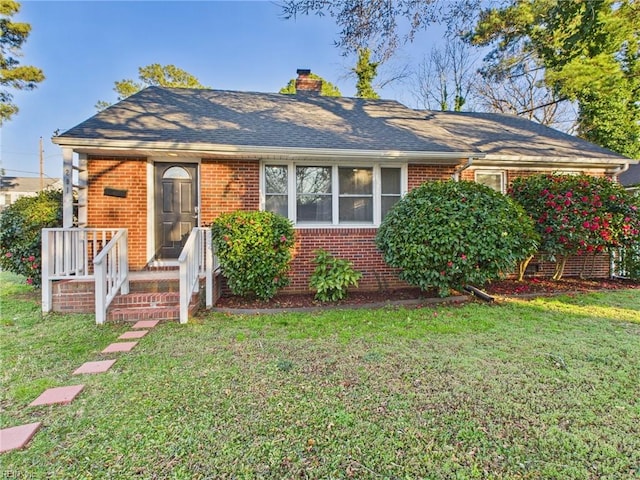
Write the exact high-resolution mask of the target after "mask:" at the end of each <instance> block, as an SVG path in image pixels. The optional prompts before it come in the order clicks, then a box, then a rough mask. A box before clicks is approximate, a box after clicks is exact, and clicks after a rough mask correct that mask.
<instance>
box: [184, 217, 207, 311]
mask: <svg viewBox="0 0 640 480" xmlns="http://www.w3.org/2000/svg"><path fill="white" fill-rule="evenodd" d="M178 265H179V268H180V323H187V321H188V320H189V304H190V303H191V297H192V295H193V294H194V293H197V292H198V291H199V289H200V278H201V277H202V276H204V277H205V285H206V295H205V297H206V305H207V308H209V307H212V306H213V265H214V258H213V250H212V245H211V229H209V228H204V227H196V228H194V229H193V230H191V234H190V235H189V238H187V241H186V242H185V244H184V247H183V248H182V252H181V253H180V257H178Z"/></svg>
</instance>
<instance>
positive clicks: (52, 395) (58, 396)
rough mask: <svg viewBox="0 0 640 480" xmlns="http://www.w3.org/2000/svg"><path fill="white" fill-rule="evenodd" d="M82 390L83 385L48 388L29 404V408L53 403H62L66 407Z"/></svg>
mask: <svg viewBox="0 0 640 480" xmlns="http://www.w3.org/2000/svg"><path fill="white" fill-rule="evenodd" d="M83 388H84V385H72V386H70V387H56V388H49V389H47V390H45V391H44V392H42V394H41V395H40V396H39V397H38V398H36V399H35V400H34V401H33V402H31V403H30V404H29V406H30V407H35V406H37V405H53V404H54V403H62V404H64V405H66V404H67V403H71V402H72V401H73V399H74V398H76V397H77V396H78V395H79V394H80V392H81V391H82V389H83Z"/></svg>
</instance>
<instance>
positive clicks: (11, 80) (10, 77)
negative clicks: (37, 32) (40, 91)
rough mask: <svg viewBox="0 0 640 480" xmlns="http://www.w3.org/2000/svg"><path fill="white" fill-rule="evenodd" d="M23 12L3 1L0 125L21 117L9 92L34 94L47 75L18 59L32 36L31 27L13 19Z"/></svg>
mask: <svg viewBox="0 0 640 480" xmlns="http://www.w3.org/2000/svg"><path fill="white" fill-rule="evenodd" d="M19 11H20V4H19V3H18V2H15V1H13V0H1V1H0V33H1V35H0V85H2V90H0V125H2V124H3V123H4V122H5V121H7V120H9V119H10V118H11V117H12V116H13V115H15V114H16V113H18V106H17V105H16V104H14V103H13V95H12V94H11V92H10V90H9V89H14V90H33V89H34V88H36V86H37V84H38V83H40V82H42V81H43V80H44V73H43V72H42V70H40V69H39V68H37V67H34V66H30V65H20V62H19V60H18V58H17V57H20V56H21V52H20V49H21V48H22V45H23V44H24V42H25V41H26V40H27V37H28V36H29V33H31V25H29V24H28V23H23V22H14V21H12V20H11V17H13V16H14V15H16V14H17V13H18V12H19Z"/></svg>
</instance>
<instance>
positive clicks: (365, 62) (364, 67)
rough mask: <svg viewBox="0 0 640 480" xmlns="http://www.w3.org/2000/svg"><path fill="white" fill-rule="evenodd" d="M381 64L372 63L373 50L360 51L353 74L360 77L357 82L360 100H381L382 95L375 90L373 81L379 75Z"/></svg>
mask: <svg viewBox="0 0 640 480" xmlns="http://www.w3.org/2000/svg"><path fill="white" fill-rule="evenodd" d="M378 65H380V62H372V61H371V50H369V49H368V48H361V49H360V50H358V63H357V64H356V66H355V68H354V69H353V72H354V73H355V74H356V76H357V77H358V81H357V82H356V97H358V98H380V95H378V94H377V93H376V91H375V90H374V89H373V79H374V78H376V75H377V74H378Z"/></svg>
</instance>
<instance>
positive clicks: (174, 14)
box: [0, 1, 441, 177]
mask: <svg viewBox="0 0 640 480" xmlns="http://www.w3.org/2000/svg"><path fill="white" fill-rule="evenodd" d="M14 20H15V21H23V22H28V23H30V24H31V27H32V32H31V35H30V36H29V39H28V40H27V43H26V44H25V45H24V48H23V50H22V53H23V57H22V59H21V61H22V63H23V64H25V65H36V66H38V67H40V68H42V69H43V70H44V73H45V75H46V80H45V81H44V82H43V83H42V84H40V85H39V86H38V88H37V89H36V90H33V91H31V92H18V93H16V94H15V97H14V99H15V101H16V102H17V104H18V106H19V108H20V112H19V113H18V115H17V116H15V117H14V119H12V120H11V121H9V122H7V123H5V125H4V126H3V127H2V130H1V132H0V137H1V138H0V141H1V144H0V150H1V154H2V165H1V166H2V168H4V169H5V173H6V175H10V176H37V175H38V172H39V155H38V152H39V149H38V142H39V138H40V137H41V136H42V137H43V140H44V157H45V162H44V163H45V174H46V175H47V176H49V177H60V176H61V168H62V167H61V152H60V149H59V148H58V147H57V146H55V145H53V144H52V143H51V140H50V139H51V137H52V135H53V132H54V131H55V130H57V129H59V130H60V131H61V132H62V131H65V130H67V129H69V128H71V127H73V126H74V125H76V124H78V123H80V122H81V121H83V120H85V119H87V118H89V117H90V116H92V115H94V114H95V113H96V110H95V107H94V105H95V103H96V102H97V101H98V100H108V101H114V100H115V93H114V92H113V90H112V89H113V86H114V85H113V84H114V81H116V80H121V79H123V78H133V79H135V78H136V77H137V73H138V67H140V66H145V65H149V64H151V63H160V64H174V65H176V66H178V67H180V68H182V69H184V70H186V71H188V72H190V73H192V74H194V75H195V76H196V77H198V79H199V80H200V82H201V83H203V84H204V85H207V86H209V87H211V88H216V89H225V90H244V91H258V92H277V91H278V90H279V89H280V88H281V87H282V86H284V85H285V84H286V83H287V82H288V81H289V79H291V78H293V77H295V72H296V69H297V68H310V69H311V70H312V71H313V72H314V73H318V74H319V75H321V76H323V77H324V78H326V79H327V80H329V81H331V82H332V83H334V84H336V85H337V86H338V87H339V88H340V90H341V91H342V94H343V95H346V96H353V95H354V94H355V79H354V78H348V77H347V76H346V74H347V73H348V70H349V67H351V66H352V65H353V63H354V59H353V58H345V57H343V56H342V55H341V52H340V50H338V49H337V48H336V47H335V46H334V43H333V42H334V40H335V39H336V38H337V34H338V28H337V27H336V25H335V23H334V22H333V20H332V19H331V18H330V17H317V16H310V17H300V18H298V19H297V20H284V19H282V18H281V16H280V9H279V8H278V6H277V5H276V3H275V2H268V1H254V2H248V1H227V2H218V1H198V2H177V1H173V2H169V1H161V2H159V1H139V2H133V1H108V2H107V1H76V2H69V1H68V2H56V1H38V2H36V1H23V2H22V9H21V11H20V13H19V14H18V15H17V16H16V17H15V18H14ZM431 31H432V32H433V31H434V30H431ZM440 37H441V35H440V33H439V32H438V33H431V34H430V33H428V32H427V33H424V34H422V35H420V36H419V37H418V39H417V41H416V42H414V44H412V45H410V46H407V47H405V49H404V50H403V51H402V52H400V53H399V55H398V56H397V58H396V60H395V61H396V63H397V64H398V65H401V64H403V63H409V62H412V61H413V62H415V61H419V59H420V58H421V57H422V55H423V54H425V53H427V52H428V51H429V49H430V48H431V45H432V43H433V42H438V41H439V39H440ZM381 94H382V96H383V97H384V98H394V99H397V100H399V101H402V102H403V103H406V104H410V103H411V102H412V96H411V95H410V94H409V93H408V90H407V86H406V85H402V84H395V85H392V86H390V87H387V88H385V90H383V91H382V92H381Z"/></svg>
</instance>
